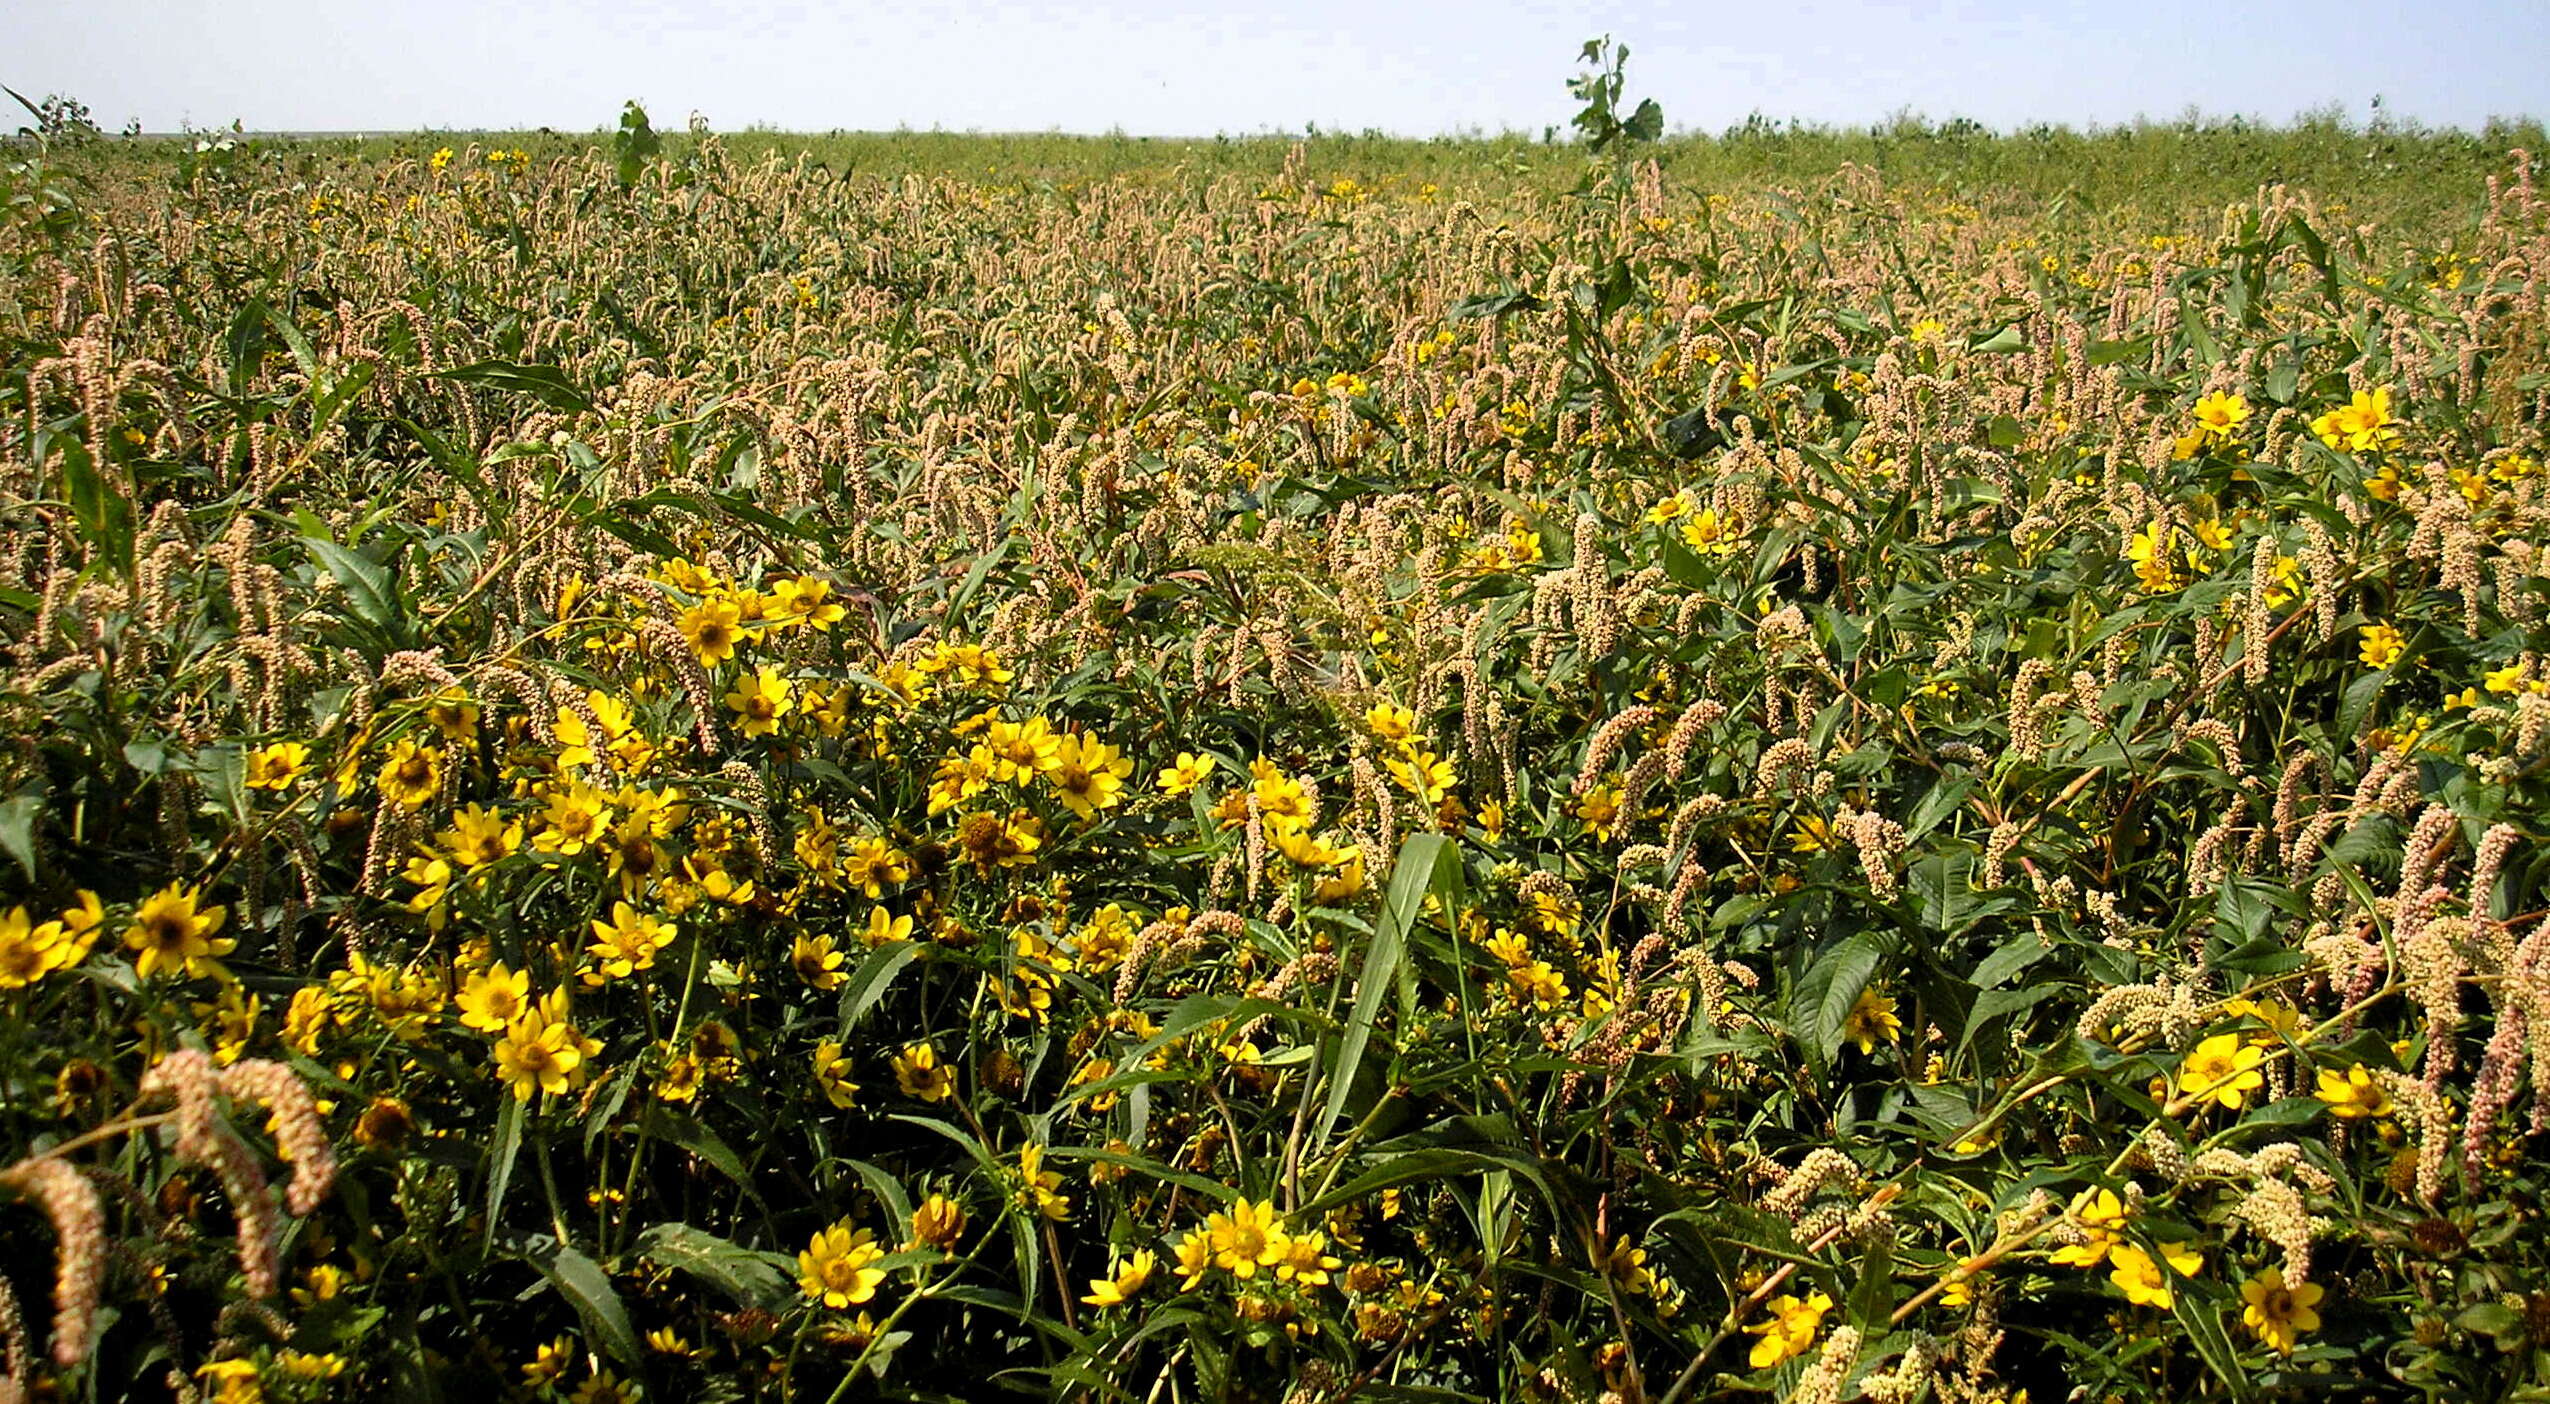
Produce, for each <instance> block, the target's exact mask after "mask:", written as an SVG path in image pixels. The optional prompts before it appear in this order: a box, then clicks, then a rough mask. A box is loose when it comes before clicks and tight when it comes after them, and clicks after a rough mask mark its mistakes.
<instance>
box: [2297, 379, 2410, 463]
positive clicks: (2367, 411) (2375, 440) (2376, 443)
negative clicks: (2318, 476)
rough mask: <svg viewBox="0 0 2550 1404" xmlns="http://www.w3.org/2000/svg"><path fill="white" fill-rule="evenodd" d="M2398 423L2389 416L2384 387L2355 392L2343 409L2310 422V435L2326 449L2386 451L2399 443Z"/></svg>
mask: <svg viewBox="0 0 2550 1404" xmlns="http://www.w3.org/2000/svg"><path fill="white" fill-rule="evenodd" d="M2398 423H2399V421H2398V420H2397V419H2396V418H2394V417H2392V415H2391V392H2390V390H2389V388H2388V387H2383V388H2380V389H2375V390H2370V391H2365V390H2359V391H2357V392H2355V397H2354V398H2353V399H2352V400H2350V401H2348V402H2347V403H2346V404H2345V405H2344V406H2342V407H2340V408H2338V409H2333V410H2330V411H2329V412H2328V413H2326V414H2323V415H2321V416H2319V417H2318V418H2316V419H2314V420H2312V421H2311V432H2312V433H2314V434H2317V435H2319V436H2320V442H2322V443H2324V444H2327V445H2328V446H2329V447H2330V448H2342V449H2345V450H2347V451H2348V452H2350V453H2364V452H2367V451H2369V450H2372V449H2381V448H2388V447H2390V446H2391V445H2392V444H2394V443H2397V442H2398V441H2399V430H2398V429H2397V428H2395V427H2393V426H2395V425H2397V424H2398Z"/></svg>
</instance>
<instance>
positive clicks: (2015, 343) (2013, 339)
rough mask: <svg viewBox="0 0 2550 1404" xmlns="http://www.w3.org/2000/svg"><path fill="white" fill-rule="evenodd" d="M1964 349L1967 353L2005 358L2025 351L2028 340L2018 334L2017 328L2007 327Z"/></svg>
mask: <svg viewBox="0 0 2550 1404" xmlns="http://www.w3.org/2000/svg"><path fill="white" fill-rule="evenodd" d="M1966 349H1967V350H1969V351H1977V352H1981V353H1982V354H1984V355H1987V356H2007V355H2011V354H2013V353H2016V352H2020V351H2025V350H2027V349H2028V339H2027V338H2026V337H2024V336H2021V335H2020V334H2019V329H2018V328H2017V327H2015V326H2009V327H2003V328H2002V329H2001V330H1999V331H1997V332H1994V333H1993V334H1992V335H1990V336H1987V337H1985V338H1983V339H1982V340H1981V341H1978V342H1975V343H1974V344H1973V345H1971V346H1968V347H1967V348H1966Z"/></svg>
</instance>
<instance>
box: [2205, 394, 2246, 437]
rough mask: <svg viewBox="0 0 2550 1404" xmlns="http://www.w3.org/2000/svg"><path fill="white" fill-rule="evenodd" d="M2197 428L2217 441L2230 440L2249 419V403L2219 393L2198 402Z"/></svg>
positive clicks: (2236, 397) (2233, 396) (2237, 397)
mask: <svg viewBox="0 0 2550 1404" xmlns="http://www.w3.org/2000/svg"><path fill="white" fill-rule="evenodd" d="M2195 419H2196V427H2197V428H2198V429H2201V430H2203V431H2204V433H2205V434H2206V435H2207V436H2208V437H2210V438H2215V439H2228V438H2230V437H2231V436H2232V434H2234V433H2235V432H2237V431H2238V430H2239V428H2240V426H2241V425H2242V424H2244V423H2246V422H2248V419H2249V402H2248V401H2247V400H2245V399H2243V398H2241V397H2240V396H2238V395H2228V394H2222V393H2220V392H2217V393H2215V394H2211V395H2207V396H2206V397H2204V398H2203V399H2201V400H2198V401H2197V402H2196V409H2195Z"/></svg>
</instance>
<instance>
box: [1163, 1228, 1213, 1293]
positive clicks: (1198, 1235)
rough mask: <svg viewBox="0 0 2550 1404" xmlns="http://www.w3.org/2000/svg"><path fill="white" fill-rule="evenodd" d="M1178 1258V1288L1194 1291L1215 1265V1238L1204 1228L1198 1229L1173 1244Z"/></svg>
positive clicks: (1173, 1249) (1183, 1290)
mask: <svg viewBox="0 0 2550 1404" xmlns="http://www.w3.org/2000/svg"><path fill="white" fill-rule="evenodd" d="M1172 1251H1173V1252H1175V1253H1176V1255H1177V1259H1178V1290H1179V1291H1181V1292H1192V1291H1194V1290H1195V1288H1196V1284H1198V1283H1200V1282H1202V1281H1203V1280H1204V1274H1205V1273H1206V1272H1208V1271H1210V1270H1211V1269H1212V1267H1213V1238H1212V1234H1211V1233H1210V1232H1208V1231H1207V1230H1204V1229H1196V1230H1194V1231H1193V1232H1191V1233H1189V1234H1187V1235H1186V1236H1185V1237H1184V1238H1181V1239H1179V1240H1178V1241H1177V1242H1176V1243H1175V1244H1174V1245H1172Z"/></svg>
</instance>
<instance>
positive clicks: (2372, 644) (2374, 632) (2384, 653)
mask: <svg viewBox="0 0 2550 1404" xmlns="http://www.w3.org/2000/svg"><path fill="white" fill-rule="evenodd" d="M2407 646H2408V640H2407V639H2405V638H2403V637H2402V636H2401V635H2400V631H2399V630H2397V629H2394V628H2392V627H2391V626H2390V625H2388V624H2367V625H2365V626H2364V637H2363V638H2362V639H2360V640H2359V641H2358V642H2357V644H2356V656H2357V657H2358V658H2360V659H2362V660H2363V662H2364V666H2365V667H2367V668H2387V667H2389V666H2391V665H2392V664H2393V663H2396V662H2398V661H2399V656H2400V654H2401V653H2402V652H2404V651H2405V650H2406V649H2407Z"/></svg>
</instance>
